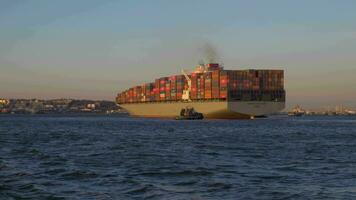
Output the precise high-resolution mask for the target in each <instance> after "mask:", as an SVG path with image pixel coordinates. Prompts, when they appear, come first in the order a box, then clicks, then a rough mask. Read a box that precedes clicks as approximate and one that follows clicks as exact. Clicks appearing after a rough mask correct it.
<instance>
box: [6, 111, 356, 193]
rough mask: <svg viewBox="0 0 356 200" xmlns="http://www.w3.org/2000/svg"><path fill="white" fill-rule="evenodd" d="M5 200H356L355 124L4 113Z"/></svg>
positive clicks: (312, 120) (347, 121)
mask: <svg viewBox="0 0 356 200" xmlns="http://www.w3.org/2000/svg"><path fill="white" fill-rule="evenodd" d="M0 199H1V200H3V199H4V200H6V199H356V118H355V117H299V118H298V117H286V116H274V117H271V118H267V119H257V120H252V121H251V120H243V121H238V120H203V121H174V120H159V119H136V118H130V117H127V116H100V115H89V116H85V115H84V116H61V115H54V116H49V115H38V116H21V115H20V116H17V115H0Z"/></svg>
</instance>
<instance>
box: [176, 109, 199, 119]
mask: <svg viewBox="0 0 356 200" xmlns="http://www.w3.org/2000/svg"><path fill="white" fill-rule="evenodd" d="M201 119H204V116H203V114H202V113H199V112H196V111H195V110H194V108H192V107H186V108H183V109H182V110H181V111H180V115H179V116H177V117H176V120H201Z"/></svg>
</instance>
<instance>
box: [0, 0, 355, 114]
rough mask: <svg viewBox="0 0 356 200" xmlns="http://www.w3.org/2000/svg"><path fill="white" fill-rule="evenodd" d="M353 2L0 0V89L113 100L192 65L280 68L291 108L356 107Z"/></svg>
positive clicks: (11, 93)
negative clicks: (209, 52)
mask: <svg viewBox="0 0 356 200" xmlns="http://www.w3.org/2000/svg"><path fill="white" fill-rule="evenodd" d="M355 10H356V1H351V0H339V1H336V0H299V1H292V0H290V1H289V0H278V1H277V0H270V1H265V0H248V1H247V0H246V1H239V0H234V1H233V0H231V1H228V0H221V1H218V0H214V1H213V0H204V1H203V0H201V1H198V0H190V1H188V0H187V1H185V0H180V1H173V0H166V1H163V0H162V1H158V0H156V1H135V0H131V1H119V0H115V1H111V0H61V1H48V0H0V27H1V31H0V69H1V73H0V96H2V97H6V98H12V97H16V98H19V97H23V98H57V97H72V98H93V99H113V98H114V96H115V94H116V93H117V92H118V91H120V90H122V89H125V88H127V87H130V86H133V85H136V84H141V83H143V82H149V81H152V80H153V79H154V78H157V77H160V76H166V75H170V74H177V73H179V72H180V69H181V68H186V69H190V68H193V66H194V65H195V64H196V63H197V62H198V61H199V60H201V59H204V55H203V54H202V52H201V47H202V46H204V45H205V44H211V45H213V46H214V47H215V48H216V49H217V51H218V53H219V60H220V62H223V63H224V65H225V68H229V69H246V68H279V69H285V73H286V80H285V84H286V90H287V94H288V96H287V97H288V99H287V100H288V105H294V104H302V105H305V106H306V107H322V106H327V105H335V104H344V105H346V106H353V107H356V101H355V99H356V92H355V91H356V56H355V55H356V12H355Z"/></svg>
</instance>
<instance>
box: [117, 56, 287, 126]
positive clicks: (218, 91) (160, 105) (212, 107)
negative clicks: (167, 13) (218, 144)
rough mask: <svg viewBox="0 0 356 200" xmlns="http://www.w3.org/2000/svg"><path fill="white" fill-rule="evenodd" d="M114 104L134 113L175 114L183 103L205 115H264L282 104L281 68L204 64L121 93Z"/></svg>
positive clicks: (273, 111) (274, 110) (249, 117)
mask: <svg viewBox="0 0 356 200" xmlns="http://www.w3.org/2000/svg"><path fill="white" fill-rule="evenodd" d="M116 103H117V104H118V105H119V106H121V107H122V108H124V109H126V110H127V111H128V112H129V114H130V115H132V116H136V117H157V118H175V117H176V116H178V115H179V113H180V111H181V110H182V109H184V108H186V107H190V108H194V110H196V111H197V112H199V113H202V114H203V115H204V118H212V119H251V118H254V117H264V116H267V115H269V114H272V113H276V112H278V111H281V110H283V109H284V107H285V90H284V71H283V70H270V69H268V70H265V69H247V70H225V69H224V67H223V66H222V65H220V64H218V63H208V64H206V65H198V66H196V69H195V70H193V71H192V72H186V71H185V70H182V73H181V74H179V75H173V76H169V77H162V78H158V79H156V80H155V81H154V82H152V83H146V84H142V85H140V86H135V87H132V88H130V89H127V90H125V91H123V92H120V93H119V94H118V95H117V97H116Z"/></svg>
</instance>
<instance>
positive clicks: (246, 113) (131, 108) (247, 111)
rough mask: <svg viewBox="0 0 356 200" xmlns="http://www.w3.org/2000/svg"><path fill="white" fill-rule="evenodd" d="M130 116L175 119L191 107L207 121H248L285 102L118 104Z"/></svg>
mask: <svg viewBox="0 0 356 200" xmlns="http://www.w3.org/2000/svg"><path fill="white" fill-rule="evenodd" d="M120 106H121V107H122V108H124V109H126V110H127V111H128V112H129V114H130V115H131V116H135V117H150V118H175V117H176V116H178V115H179V113H180V111H181V109H182V108H185V107H187V106H189V107H193V108H194V109H195V110H196V111H197V112H200V113H202V114H203V115H204V118H208V119H249V118H251V117H255V116H256V117H257V116H266V115H269V114H272V113H276V112H278V111H281V110H283V109H284V107H285V102H271V101H194V102H156V103H153V102H151V103H130V104H120Z"/></svg>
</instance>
